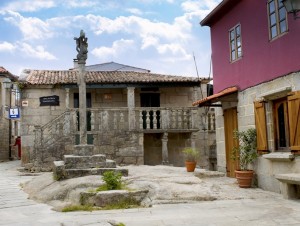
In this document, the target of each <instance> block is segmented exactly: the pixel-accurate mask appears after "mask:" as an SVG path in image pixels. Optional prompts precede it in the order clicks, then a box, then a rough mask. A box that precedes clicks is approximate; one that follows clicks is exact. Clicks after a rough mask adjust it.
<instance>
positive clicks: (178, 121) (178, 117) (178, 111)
mask: <svg viewBox="0 0 300 226" xmlns="http://www.w3.org/2000/svg"><path fill="white" fill-rule="evenodd" d="M177 113H178V114H177V126H178V127H177V128H178V129H182V128H183V127H182V110H181V109H178V110H177Z"/></svg>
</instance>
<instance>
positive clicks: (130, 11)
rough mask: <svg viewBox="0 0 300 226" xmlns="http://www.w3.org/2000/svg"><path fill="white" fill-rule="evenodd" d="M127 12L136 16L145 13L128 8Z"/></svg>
mask: <svg viewBox="0 0 300 226" xmlns="http://www.w3.org/2000/svg"><path fill="white" fill-rule="evenodd" d="M126 11H127V12H129V13H132V14H135V15H142V14H143V12H142V11H141V10H139V9H137V8H128V9H126Z"/></svg>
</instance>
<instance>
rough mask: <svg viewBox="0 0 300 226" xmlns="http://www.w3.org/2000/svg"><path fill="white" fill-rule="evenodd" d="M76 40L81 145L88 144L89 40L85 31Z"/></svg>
mask: <svg viewBox="0 0 300 226" xmlns="http://www.w3.org/2000/svg"><path fill="white" fill-rule="evenodd" d="M74 40H76V50H77V52H78V54H77V59H75V60H74V61H77V62H78V68H77V70H78V77H77V84H78V87H79V125H80V128H79V129H80V144H83V145H84V144H87V128H86V125H87V118H86V82H85V75H86V71H85V63H86V59H87V53H88V49H87V47H88V43H87V40H88V39H87V38H86V37H85V33H84V31H83V30H81V31H80V36H79V38H76V37H75V38H74Z"/></svg>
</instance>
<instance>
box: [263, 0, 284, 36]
mask: <svg viewBox="0 0 300 226" xmlns="http://www.w3.org/2000/svg"><path fill="white" fill-rule="evenodd" d="M272 2H273V3H274V11H272V12H271V11H270V5H271V3H272ZM281 10H284V11H285V16H284V18H282V19H280V11H281ZM267 14H268V30H269V40H270V41H272V40H275V39H277V38H279V37H281V36H282V35H284V34H286V33H287V32H288V19H287V12H286V9H285V7H284V5H283V4H282V3H281V1H280V0H268V2H267ZM272 15H274V16H275V18H274V19H275V23H274V24H271V22H272V19H271V17H272ZM284 21H285V30H284V31H281V26H280V25H281V23H282V22H284ZM274 27H275V28H276V35H275V36H274V37H273V35H272V28H274Z"/></svg>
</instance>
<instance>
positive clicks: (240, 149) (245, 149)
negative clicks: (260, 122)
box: [232, 128, 258, 170]
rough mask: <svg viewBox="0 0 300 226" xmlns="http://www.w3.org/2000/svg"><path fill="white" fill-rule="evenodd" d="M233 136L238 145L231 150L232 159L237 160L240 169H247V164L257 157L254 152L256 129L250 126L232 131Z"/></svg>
mask: <svg viewBox="0 0 300 226" xmlns="http://www.w3.org/2000/svg"><path fill="white" fill-rule="evenodd" d="M233 138H235V139H236V140H238V142H239V145H238V146H237V147H234V148H233V150H232V159H233V160H239V162H240V169H241V170H249V169H248V166H249V164H251V163H253V162H254V160H255V159H256V158H257V156H258V155H257V152H256V129H254V128H250V129H248V130H245V131H241V132H240V131H237V130H235V131H234V132H233Z"/></svg>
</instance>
